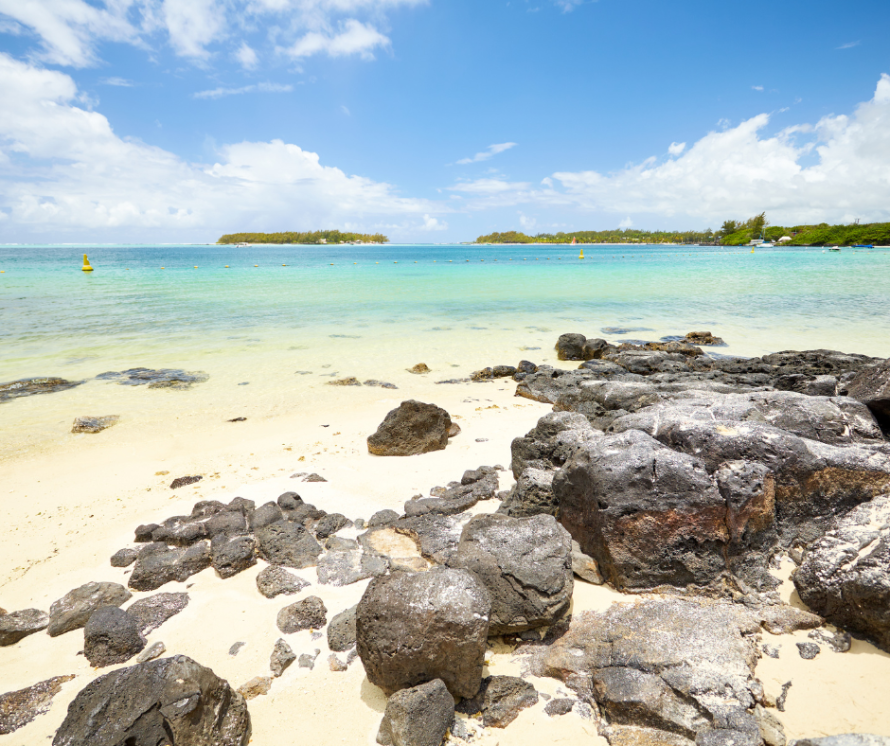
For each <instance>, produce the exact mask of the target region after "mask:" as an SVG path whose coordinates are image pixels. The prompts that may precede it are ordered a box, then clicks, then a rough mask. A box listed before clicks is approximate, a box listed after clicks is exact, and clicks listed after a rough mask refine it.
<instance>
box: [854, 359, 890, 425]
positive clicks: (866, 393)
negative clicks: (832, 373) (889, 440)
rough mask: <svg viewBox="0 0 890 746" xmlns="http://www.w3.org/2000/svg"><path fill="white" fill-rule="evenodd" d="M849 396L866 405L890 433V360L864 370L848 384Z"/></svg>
mask: <svg viewBox="0 0 890 746" xmlns="http://www.w3.org/2000/svg"><path fill="white" fill-rule="evenodd" d="M847 396H851V397H853V398H854V399H856V400H857V401H861V402H862V403H863V404H865V406H867V407H868V408H869V409H870V410H871V411H872V412H873V413H874V415H875V417H877V418H878V421H879V422H880V423H881V427H882V428H883V429H884V432H886V433H890V360H884V361H883V362H881V363H879V364H877V365H874V366H871V367H867V368H863V369H862V370H861V371H860V372H859V373H858V374H857V375H856V376H855V377H854V378H853V379H852V380H851V381H850V382H849V383H848V384H847Z"/></svg>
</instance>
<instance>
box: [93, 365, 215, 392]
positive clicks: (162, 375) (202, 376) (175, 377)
mask: <svg viewBox="0 0 890 746" xmlns="http://www.w3.org/2000/svg"><path fill="white" fill-rule="evenodd" d="M209 378H210V376H209V375H208V374H207V373H204V372H200V371H199V372H188V371H184V370H179V369H176V368H161V369H158V370H152V369H151V368H130V369H129V370H124V371H113V370H112V371H108V372H107V373H101V374H100V375H98V376H96V380H99V381H116V382H117V383H119V384H121V385H122V386H144V385H146V384H148V387H149V388H150V389H190V388H191V387H192V386H193V385H194V384H196V383H204V382H205V381H207V380H208V379H209Z"/></svg>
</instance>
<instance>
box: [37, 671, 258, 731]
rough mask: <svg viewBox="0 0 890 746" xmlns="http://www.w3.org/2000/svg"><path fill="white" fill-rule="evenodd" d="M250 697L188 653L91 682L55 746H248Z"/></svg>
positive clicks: (77, 699) (76, 701)
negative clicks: (143, 745) (149, 745)
mask: <svg viewBox="0 0 890 746" xmlns="http://www.w3.org/2000/svg"><path fill="white" fill-rule="evenodd" d="M250 733H251V728H250V715H249V714H248V712H247V705H246V704H245V703H244V698H243V697H242V696H241V695H240V694H238V693H236V692H235V691H234V690H233V689H232V688H231V687H230V686H229V684H228V683H227V682H226V681H224V680H223V679H220V678H219V677H218V676H216V675H215V674H214V673H213V671H211V670H210V669H209V668H205V667H204V666H201V665H200V664H198V663H196V662H195V661H193V660H192V659H191V658H187V657H186V656H184V655H178V656H174V657H172V658H162V659H161V660H157V661H151V662H149V663H142V664H139V665H137V666H132V667H130V668H122V669H119V670H117V671H112V672H111V673H109V674H106V675H105V676H101V677H99V678H98V679H96V680H95V681H93V682H92V683H90V684H88V685H87V686H86V687H85V688H84V689H83V690H81V692H80V693H79V694H78V695H77V697H75V698H74V701H73V702H72V703H71V704H70V705H69V707H68V715H67V717H66V718H65V721H64V722H63V723H62V726H61V727H60V728H59V730H58V731H57V732H56V736H55V738H54V739H53V746H81V745H82V744H90V746H120V745H121V744H137V745H139V746H141V745H142V744H164V743H170V744H176V746H247V743H248V741H249V740H250Z"/></svg>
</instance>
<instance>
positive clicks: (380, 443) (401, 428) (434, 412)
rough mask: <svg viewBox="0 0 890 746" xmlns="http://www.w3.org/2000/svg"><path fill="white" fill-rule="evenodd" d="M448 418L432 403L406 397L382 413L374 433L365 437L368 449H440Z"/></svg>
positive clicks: (398, 452) (383, 452)
mask: <svg viewBox="0 0 890 746" xmlns="http://www.w3.org/2000/svg"><path fill="white" fill-rule="evenodd" d="M450 428H451V417H450V415H449V414H448V412H446V411H445V410H444V409H442V408H441V407H437V406H436V405H435V404H424V403H423V402H418V401H414V400H413V399H410V400H408V401H404V402H402V403H401V404H400V405H399V406H398V408H397V409H393V410H392V411H391V412H389V414H387V415H386V417H385V418H384V420H383V422H382V423H381V424H380V426H379V427H378V428H377V432H376V433H374V434H373V435H371V436H369V437H368V450H369V451H370V452H371V453H373V454H374V455H376V456H412V455H416V454H421V453H429V452H430V451H441V450H442V449H444V448H445V447H446V446H447V445H448V431H449V429H450Z"/></svg>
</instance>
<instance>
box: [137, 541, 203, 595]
mask: <svg viewBox="0 0 890 746" xmlns="http://www.w3.org/2000/svg"><path fill="white" fill-rule="evenodd" d="M210 562H211V553H210V543H209V542H207V541H201V542H198V543H197V544H195V545H193V546H190V547H188V548H187V549H168V548H167V547H166V546H165V545H164V544H148V545H146V546H145V548H143V550H142V551H141V552H140V553H139V557H138V559H137V560H136V565H135V566H134V567H133V572H132V573H131V575H130V579H129V580H128V581H127V585H128V586H129V587H130V588H132V589H133V590H135V591H153V590H156V589H158V588H160V587H161V586H162V585H164V584H165V583H169V582H172V581H177V582H180V583H181V582H183V581H185V580H187V579H188V578H190V577H191V576H192V575H195V574H197V573H199V572H201V571H202V570H205V569H207V568H208V567H210Z"/></svg>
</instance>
